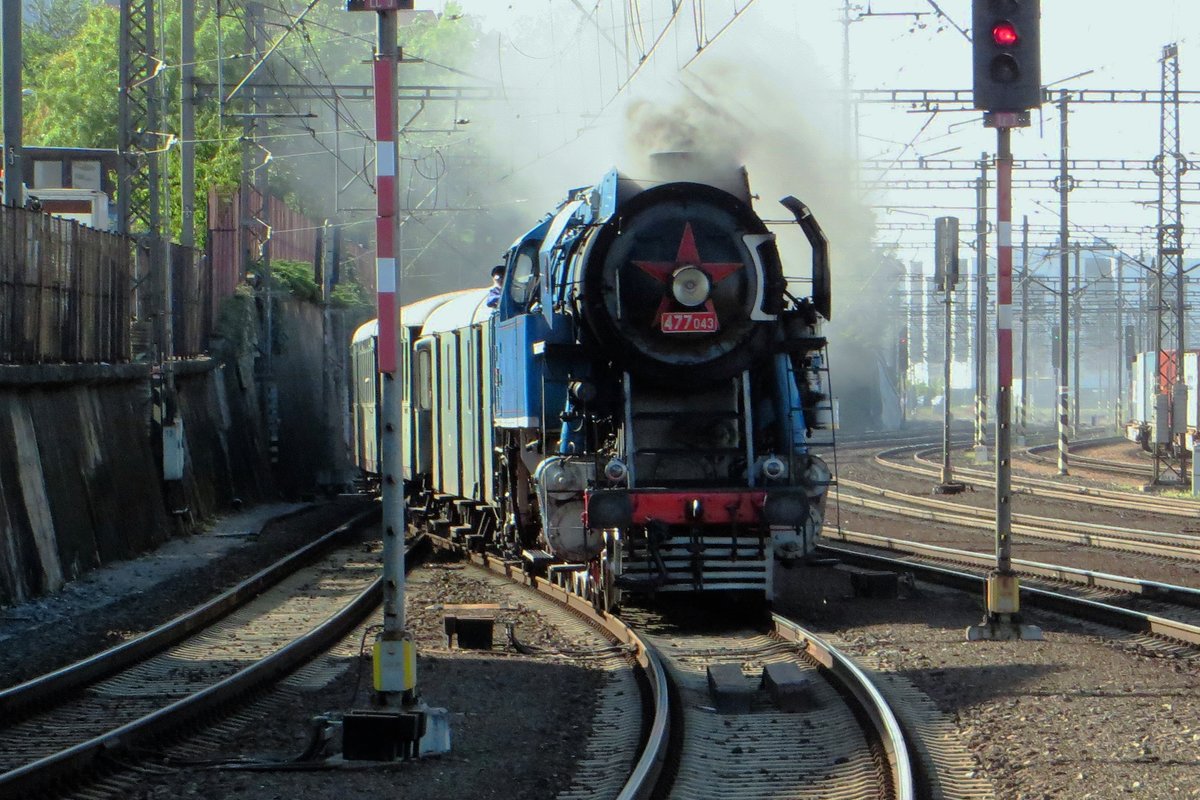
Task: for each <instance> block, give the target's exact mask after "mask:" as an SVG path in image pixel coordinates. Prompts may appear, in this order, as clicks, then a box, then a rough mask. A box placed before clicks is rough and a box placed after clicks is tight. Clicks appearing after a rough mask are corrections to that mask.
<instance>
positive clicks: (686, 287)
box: [671, 267, 712, 307]
mask: <svg viewBox="0 0 1200 800" xmlns="http://www.w3.org/2000/svg"><path fill="white" fill-rule="evenodd" d="M710 291H712V281H710V280H709V279H708V276H707V275H705V274H704V270H702V269H700V268H699V267H682V268H680V269H677V270H675V274H674V275H673V276H671V294H673V295H675V299H676V300H678V301H679V302H680V303H681V304H682V305H685V306H689V307H693V306H698V305H702V304H703V303H704V301H706V300H708V293H709V292H710Z"/></svg>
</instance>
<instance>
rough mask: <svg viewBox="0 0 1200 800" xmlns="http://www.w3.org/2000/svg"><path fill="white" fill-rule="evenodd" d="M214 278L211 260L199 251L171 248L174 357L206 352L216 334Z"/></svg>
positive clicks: (172, 246) (175, 246)
mask: <svg viewBox="0 0 1200 800" xmlns="http://www.w3.org/2000/svg"><path fill="white" fill-rule="evenodd" d="M211 284H212V274H211V271H210V270H209V269H208V257H207V256H206V255H204V254H203V253H202V252H201V251H199V250H193V249H191V248H187V247H181V246H179V245H175V244H173V245H171V286H172V288H173V290H174V291H172V293H171V295H172V309H173V314H172V316H173V317H174V323H175V324H174V326H173V330H174V333H175V336H174V340H173V342H172V348H171V349H172V353H173V354H174V356H175V357H176V358H186V357H189V356H197V355H200V354H201V353H203V352H205V350H206V348H207V345H208V336H209V334H210V333H211V332H212V319H213V316H212V310H211V309H212V291H211V288H210V287H211Z"/></svg>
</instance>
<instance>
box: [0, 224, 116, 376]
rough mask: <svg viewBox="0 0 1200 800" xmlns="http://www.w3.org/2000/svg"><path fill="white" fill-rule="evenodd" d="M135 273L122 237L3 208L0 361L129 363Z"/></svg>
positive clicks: (0, 274)
mask: <svg viewBox="0 0 1200 800" xmlns="http://www.w3.org/2000/svg"><path fill="white" fill-rule="evenodd" d="M132 271H133V261H132V252H131V247H130V243H129V241H128V240H126V239H123V238H122V237H119V236H115V235H113V234H110V233H106V232H104V231H97V230H94V229H92V228H88V227H86V226H83V225H80V224H79V223H77V222H74V221H72V220H66V219H61V218H59V217H53V216H50V215H49V214H42V213H39V212H35V211H27V210H25V209H20V208H11V207H0V363H4V364H39V363H64V362H66V363H79V362H91V363H96V362H114V363H116V362H125V361H129V359H130V339H129V322H130V292H131V291H132Z"/></svg>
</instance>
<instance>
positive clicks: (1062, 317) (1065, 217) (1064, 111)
mask: <svg viewBox="0 0 1200 800" xmlns="http://www.w3.org/2000/svg"><path fill="white" fill-rule="evenodd" d="M1067 98H1068V95H1067V92H1066V91H1065V90H1064V91H1062V92H1059V94H1058V117H1059V120H1058V152H1059V172H1058V250H1059V252H1058V280H1059V283H1058V291H1059V297H1058V474H1059V475H1067V474H1069V457H1070V442H1069V434H1068V431H1067V425H1068V423H1069V421H1070V394H1069V393H1070V381H1069V380H1068V379H1067V346H1068V341H1067V327H1068V322H1069V320H1068V315H1069V314H1070V308H1069V306H1068V305H1067V303H1068V302H1069V299H1070V298H1069V292H1068V291H1067V286H1068V282H1069V275H1068V272H1069V270H1070V255H1069V253H1068V251H1067V248H1069V247H1070V238H1071V229H1070V226H1069V221H1070V215H1069V206H1068V200H1067V196H1068V194H1069V193H1070V191H1071V176H1070V175H1069V174H1068V173H1067V160H1068V158H1067V157H1068V150H1069V148H1068V138H1067V118H1068V114H1069V113H1070V109H1069V107H1068V102H1069V101H1068V99H1067Z"/></svg>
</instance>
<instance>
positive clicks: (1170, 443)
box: [1154, 43, 1188, 484]
mask: <svg viewBox="0 0 1200 800" xmlns="http://www.w3.org/2000/svg"><path fill="white" fill-rule="evenodd" d="M1160 63H1161V64H1162V99H1161V103H1160V104H1159V134H1158V135H1159V140H1158V141H1159V150H1158V155H1157V156H1155V159H1154V170H1155V172H1156V173H1157V174H1158V226H1157V228H1158V271H1157V278H1158V281H1157V283H1158V291H1157V297H1156V298H1155V299H1156V301H1157V306H1158V309H1157V310H1158V326H1157V334H1156V336H1155V349H1156V350H1157V351H1158V391H1159V393H1160V395H1166V397H1165V398H1164V399H1160V400H1159V401H1158V402H1157V403H1156V405H1157V406H1158V407H1160V408H1162V407H1164V406H1165V410H1166V413H1165V414H1162V415H1161V416H1162V417H1163V419H1161V420H1160V419H1155V421H1154V422H1155V427H1156V431H1155V440H1156V444H1155V447H1154V483H1173V484H1177V483H1182V482H1183V480H1184V466H1185V462H1186V459H1187V449H1186V447H1185V442H1184V437H1185V436H1187V384H1186V383H1185V382H1184V379H1183V363H1184V351H1185V346H1186V340H1185V338H1184V305H1183V286H1184V280H1185V275H1184V269H1183V198H1182V186H1181V182H1182V177H1183V173H1184V171H1185V170H1186V169H1187V167H1188V163H1187V158H1186V157H1185V156H1184V155H1183V152H1182V150H1181V145H1180V141H1179V48H1178V46H1177V45H1176V44H1174V43H1172V44H1169V45H1167V46H1166V47H1164V48H1163V51H1162V58H1161V59H1160ZM1164 427H1165V428H1166V430H1162V429H1163V428H1164Z"/></svg>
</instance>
